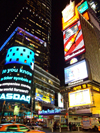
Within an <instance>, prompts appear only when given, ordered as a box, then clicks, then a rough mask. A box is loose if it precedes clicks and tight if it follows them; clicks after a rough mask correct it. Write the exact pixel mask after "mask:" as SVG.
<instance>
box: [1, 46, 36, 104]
mask: <svg viewBox="0 0 100 133" xmlns="http://www.w3.org/2000/svg"><path fill="white" fill-rule="evenodd" d="M33 66H34V52H33V51H31V50H30V49H28V48H25V47H20V46H15V47H11V48H10V49H9V50H8V52H7V56H6V61H5V65H4V68H3V70H2V75H1V78H0V101H2V100H6V101H14V102H15V101H16V102H22V103H28V104H30V99H31V96H30V95H31V88H32V85H33V72H34V71H33V69H34V68H33Z"/></svg>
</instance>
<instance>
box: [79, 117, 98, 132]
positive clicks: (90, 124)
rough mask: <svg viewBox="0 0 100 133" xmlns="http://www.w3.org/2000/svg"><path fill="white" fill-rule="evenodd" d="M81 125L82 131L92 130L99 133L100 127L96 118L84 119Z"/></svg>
mask: <svg viewBox="0 0 100 133" xmlns="http://www.w3.org/2000/svg"><path fill="white" fill-rule="evenodd" d="M81 125H82V129H92V130H95V131H98V128H99V126H100V124H99V121H98V119H96V118H94V117H86V118H83V120H82V122H81Z"/></svg>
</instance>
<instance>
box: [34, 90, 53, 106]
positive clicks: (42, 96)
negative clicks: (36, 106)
mask: <svg viewBox="0 0 100 133" xmlns="http://www.w3.org/2000/svg"><path fill="white" fill-rule="evenodd" d="M35 100H37V101H44V102H46V103H51V104H55V97H54V94H51V93H49V92H45V91H43V90H41V89H38V88H36V92H35Z"/></svg>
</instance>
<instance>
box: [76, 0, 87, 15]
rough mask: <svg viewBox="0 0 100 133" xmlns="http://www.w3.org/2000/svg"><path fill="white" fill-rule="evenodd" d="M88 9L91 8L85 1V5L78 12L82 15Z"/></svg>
mask: <svg viewBox="0 0 100 133" xmlns="http://www.w3.org/2000/svg"><path fill="white" fill-rule="evenodd" d="M88 8H89V7H88V3H87V1H85V2H83V3H82V4H81V5H80V6H79V7H78V11H79V12H80V13H83V12H85V11H86V10H87V9H88Z"/></svg>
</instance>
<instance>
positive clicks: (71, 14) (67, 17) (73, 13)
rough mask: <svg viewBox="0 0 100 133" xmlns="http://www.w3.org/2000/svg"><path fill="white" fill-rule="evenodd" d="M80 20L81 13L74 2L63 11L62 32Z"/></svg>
mask: <svg viewBox="0 0 100 133" xmlns="http://www.w3.org/2000/svg"><path fill="white" fill-rule="evenodd" d="M78 19H79V13H78V10H77V6H75V2H74V1H73V2H71V3H70V4H69V5H68V6H66V7H65V9H64V10H63V11H62V30H65V29H66V28H67V27H69V26H70V25H71V24H73V23H74V22H76V21H77V20H78Z"/></svg>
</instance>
